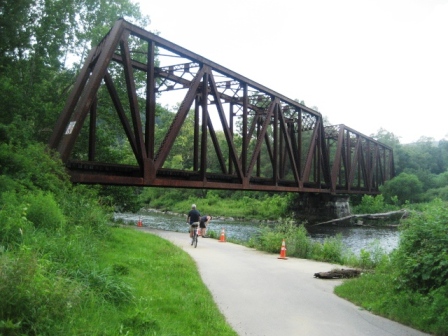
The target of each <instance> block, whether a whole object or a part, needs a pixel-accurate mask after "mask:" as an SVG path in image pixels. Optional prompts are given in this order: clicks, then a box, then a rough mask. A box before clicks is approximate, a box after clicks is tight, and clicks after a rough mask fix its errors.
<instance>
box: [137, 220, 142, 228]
mask: <svg viewBox="0 0 448 336" xmlns="http://www.w3.org/2000/svg"><path fill="white" fill-rule="evenodd" d="M137 226H138V227H142V226H143V223H142V219H141V218H139V219H138V222H137Z"/></svg>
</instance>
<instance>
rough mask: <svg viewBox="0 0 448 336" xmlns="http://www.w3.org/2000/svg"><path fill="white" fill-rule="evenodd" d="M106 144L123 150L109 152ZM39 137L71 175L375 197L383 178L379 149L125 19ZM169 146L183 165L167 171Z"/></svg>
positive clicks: (384, 154)
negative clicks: (109, 131)
mask: <svg viewBox="0 0 448 336" xmlns="http://www.w3.org/2000/svg"><path fill="white" fill-rule="evenodd" d="M123 92H126V94H123ZM173 94H174V97H177V99H179V100H177V101H179V102H180V104H179V105H178V106H176V107H175V108H174V107H172V108H173V109H174V110H173V113H171V114H170V126H169V127H165V128H164V127H163V126H160V127H159V125H161V123H160V120H161V119H163V118H166V115H165V116H162V115H160V114H159V111H158V107H157V106H158V104H160V102H161V101H163V98H164V97H166V96H168V97H169V96H170V95H171V96H173ZM174 99H176V98H174ZM87 119H88V122H87ZM111 120H116V121H115V122H112V123H110V121H111ZM116 125H119V126H120V127H118V129H117V136H116V139H112V140H111V139H104V138H103V137H102V135H103V132H102V128H107V127H117V126H116ZM188 131H192V132H193V133H194V141H193V143H192V144H186V143H185V141H183V140H182V139H183V134H184V132H188ZM107 140H108V141H109V143H108V144H107V145H105V144H106V143H107ZM111 143H112V144H113V143H115V145H116V146H121V147H122V148H129V153H130V155H129V157H126V158H116V159H114V160H113V159H111V157H113V155H111V153H110V150H111ZM49 145H50V147H51V148H54V149H57V150H58V151H59V153H60V155H61V158H62V160H63V162H64V163H65V164H66V166H67V168H68V169H69V172H70V174H71V177H72V181H73V182H76V183H90V184H96V183H98V184H113V185H134V186H159V187H184V188H205V189H238V190H265V191H289V192H317V193H332V194H335V193H377V192H378V187H379V185H381V184H383V183H384V182H385V181H386V180H388V179H390V178H391V177H393V154H392V150H391V148H389V147H388V146H385V145H383V144H381V143H379V142H377V141H375V140H373V139H371V138H369V137H366V136H364V135H362V134H360V133H358V132H356V131H354V130H352V129H350V128H348V127H346V126H344V125H338V126H331V127H324V125H323V120H322V115H321V114H320V113H319V112H317V111H314V110H312V109H310V108H308V107H306V106H304V105H302V104H299V103H298V102H296V101H294V100H291V99H289V98H287V97H285V96H283V95H280V94H278V93H277V92H275V91H273V90H270V89H268V88H267V87H264V86H262V85H260V84H258V83H256V82H254V81H252V80H250V79H248V78H245V77H243V76H241V75H239V74H237V73H235V72H233V71H231V70H229V69H227V68H224V67H222V66H221V65H219V64H216V63H214V62H212V61H210V60H208V59H206V58H204V57H202V56H199V55H197V54H194V53H192V52H191V51H189V50H187V49H184V48H182V47H180V46H178V45H175V44H174V43H172V42H169V41H167V40H165V39H163V38H161V37H159V36H157V35H155V34H152V33H150V32H148V31H145V30H143V29H141V28H139V27H137V26H134V25H132V24H130V23H128V22H126V21H124V20H118V21H117V22H116V23H115V25H114V27H113V28H112V29H111V30H110V31H109V33H108V34H107V35H106V36H105V37H104V39H103V40H102V41H101V43H100V44H99V45H98V46H97V47H95V48H94V49H92V50H91V51H90V53H89V55H88V57H87V59H86V61H85V63H84V66H83V68H82V70H81V72H80V73H79V75H78V77H77V80H76V83H75V85H74V87H73V90H72V92H71V94H70V96H69V98H68V100H67V102H66V105H65V107H64V110H63V112H62V113H61V115H60V117H59V119H58V121H57V123H56V126H55V129H54V132H53V135H52V137H51V139H50V142H49ZM176 146H177V147H178V146H183V147H182V148H185V150H186V151H188V152H189V153H190V154H191V155H190V159H189V160H190V161H189V166H190V168H189V169H185V168H183V169H176V157H175V155H174V154H173V153H174V150H173V148H175V147H176ZM106 151H107V153H108V155H105V154H106ZM183 166H184V167H185V163H184V165H183Z"/></svg>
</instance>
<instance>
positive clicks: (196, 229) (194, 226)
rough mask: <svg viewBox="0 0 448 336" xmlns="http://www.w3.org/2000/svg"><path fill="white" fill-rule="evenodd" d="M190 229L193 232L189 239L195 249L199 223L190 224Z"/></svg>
mask: <svg viewBox="0 0 448 336" xmlns="http://www.w3.org/2000/svg"><path fill="white" fill-rule="evenodd" d="M191 229H192V230H193V237H192V238H191V245H192V246H194V247H195V248H196V247H197V246H198V236H199V234H198V230H199V223H193V224H191Z"/></svg>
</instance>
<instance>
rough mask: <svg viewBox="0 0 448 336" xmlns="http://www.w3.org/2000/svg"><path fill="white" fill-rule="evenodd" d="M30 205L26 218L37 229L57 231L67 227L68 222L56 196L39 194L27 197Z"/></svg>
mask: <svg viewBox="0 0 448 336" xmlns="http://www.w3.org/2000/svg"><path fill="white" fill-rule="evenodd" d="M26 201H27V203H28V204H29V207H28V211H27V214H26V218H27V219H28V220H29V221H30V222H31V223H33V224H34V226H35V227H36V228H39V229H48V230H56V229H60V228H63V227H64V226H65V223H66V220H65V216H64V215H63V213H62V211H61V209H60V208H59V205H58V204H57V203H56V201H55V199H54V196H53V195H52V194H49V193H46V194H44V193H42V192H37V193H34V194H29V195H28V196H27V197H26Z"/></svg>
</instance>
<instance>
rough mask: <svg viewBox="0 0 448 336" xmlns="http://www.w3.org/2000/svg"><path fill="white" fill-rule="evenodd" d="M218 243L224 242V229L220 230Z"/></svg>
mask: <svg viewBox="0 0 448 336" xmlns="http://www.w3.org/2000/svg"><path fill="white" fill-rule="evenodd" d="M219 242H220V243H225V242H226V233H225V232H224V228H222V230H221V237H219Z"/></svg>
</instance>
